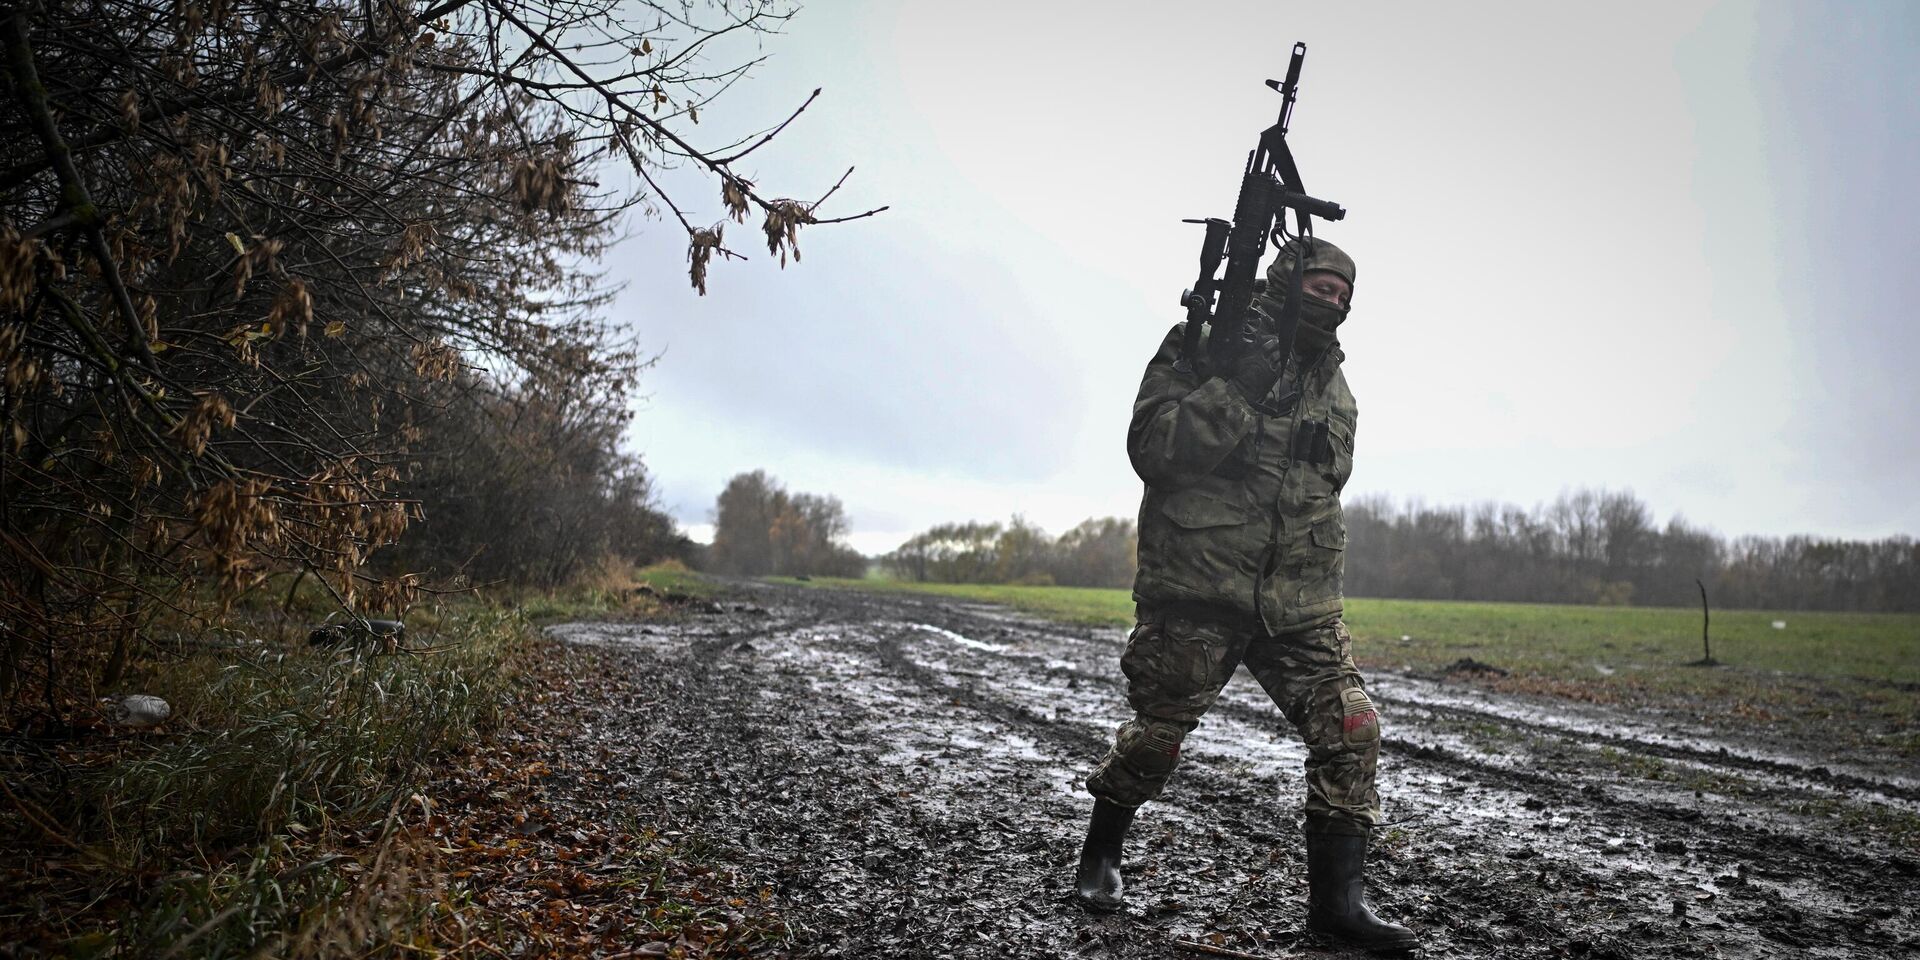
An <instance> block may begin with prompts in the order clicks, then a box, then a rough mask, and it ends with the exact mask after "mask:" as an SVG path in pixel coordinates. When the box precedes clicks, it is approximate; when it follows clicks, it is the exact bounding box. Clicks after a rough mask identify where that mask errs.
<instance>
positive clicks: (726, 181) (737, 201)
mask: <svg viewBox="0 0 1920 960" xmlns="http://www.w3.org/2000/svg"><path fill="white" fill-rule="evenodd" d="M752 189H753V183H752V182H751V181H748V180H742V179H740V178H738V177H722V178H721V180H720V200H721V202H722V203H725V204H726V205H727V216H729V217H732V218H733V220H734V222H735V223H746V222H747V213H748V211H749V210H750V209H751V208H750V207H748V205H747V192H748V191H750V190H752Z"/></svg>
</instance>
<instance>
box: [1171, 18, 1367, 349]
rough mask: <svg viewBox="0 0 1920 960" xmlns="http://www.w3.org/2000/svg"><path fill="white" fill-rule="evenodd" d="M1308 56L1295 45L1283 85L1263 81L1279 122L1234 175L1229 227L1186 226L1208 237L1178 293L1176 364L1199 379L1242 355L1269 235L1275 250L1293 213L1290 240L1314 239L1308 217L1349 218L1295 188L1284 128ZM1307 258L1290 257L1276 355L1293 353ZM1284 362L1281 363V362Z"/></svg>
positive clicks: (1296, 174)
mask: <svg viewBox="0 0 1920 960" xmlns="http://www.w3.org/2000/svg"><path fill="white" fill-rule="evenodd" d="M1306 57H1307V45H1306V44H1304V43H1296V44H1294V45H1293V62H1291V63H1289V64H1288V65H1287V79H1286V80H1284V81H1281V80H1268V81H1267V86H1269V87H1272V88H1273V89H1274V90H1276V91H1278V92H1279V93H1280V94H1281V96H1283V97H1285V98H1286V99H1285V100H1283V101H1282V102H1281V105H1280V119H1279V121H1278V122H1276V123H1275V124H1274V125H1273V126H1271V127H1268V128H1267V129H1266V130H1265V131H1263V132H1261V134H1260V143H1259V145H1258V146H1256V147H1255V148H1254V149H1253V152H1252V153H1249V154H1248V155H1247V167H1246V170H1245V171H1244V172H1243V173H1242V174H1241V177H1240V199H1239V200H1238V201H1236V202H1235V203H1234V206H1233V220H1232V221H1231V222H1229V221H1226V220H1221V219H1218V218H1213V217H1209V218H1207V219H1205V220H1186V221H1183V222H1184V223H1199V224H1205V225H1206V228H1207V236H1206V239H1205V240H1204V241H1202V243H1201V245H1200V280H1199V282H1198V283H1195V284H1194V285H1193V287H1192V289H1189V290H1183V291H1181V293H1180V305H1181V306H1183V307H1185V308H1187V331H1186V340H1185V343H1184V344H1183V350H1182V354H1181V359H1180V361H1179V365H1180V366H1181V368H1182V369H1183V370H1191V369H1196V368H1197V369H1198V370H1200V371H1201V374H1202V375H1203V376H1206V375H1210V374H1212V373H1215V372H1220V371H1224V370H1225V369H1226V368H1227V366H1228V365H1229V364H1231V363H1232V362H1233V359H1234V357H1235V356H1236V355H1237V354H1238V352H1239V351H1240V350H1243V349H1246V348H1247V347H1248V343H1247V340H1246V329H1247V327H1246V320H1247V311H1249V310H1251V309H1253V295H1254V293H1255V284H1256V280H1257V279H1258V274H1259V272H1260V258H1261V257H1262V256H1263V255H1265V254H1266V252H1267V240H1268V238H1269V237H1270V236H1271V237H1272V239H1273V242H1274V243H1275V244H1284V243H1286V241H1287V211H1288V210H1292V211H1293V214H1294V219H1295V221H1296V223H1297V224H1298V229H1297V230H1296V231H1295V233H1294V235H1295V236H1298V237H1300V238H1302V239H1303V240H1310V239H1311V238H1312V237H1313V218H1314V217H1319V218H1320V219H1322V220H1340V219H1342V218H1344V217H1345V216H1346V215H1347V211H1346V210H1344V209H1342V208H1341V206H1340V205H1339V204H1337V203H1334V202H1332V201H1330V200H1318V199H1315V198H1314V197H1311V196H1308V195H1307V188H1306V186H1305V185H1303V184H1302V183H1301V182H1300V168H1299V167H1298V166H1296V165H1295V164H1294V162H1293V151H1292V150H1290V149H1288V147H1287V124H1288V122H1289V121H1291V120H1292V119H1293V100H1294V95H1295V94H1296V93H1297V92H1298V90H1299V86H1300V64H1301V62H1302V61H1304V60H1305V59H1306ZM1222 259H1225V260H1226V261H1227V271H1226V273H1225V275H1223V276H1220V277H1218V278H1216V277H1215V276H1214V275H1215V274H1216V273H1218V272H1219V270H1220V261H1221V260H1222ZM1305 259H1306V258H1305V257H1295V258H1294V261H1293V276H1292V277H1291V281H1290V282H1291V285H1292V288H1293V289H1292V293H1291V294H1290V295H1289V296H1288V297H1287V305H1286V309H1285V310H1284V311H1283V314H1284V315H1283V316H1282V317H1280V318H1279V329H1278V331H1276V332H1277V333H1278V334H1279V337H1280V345H1281V347H1283V348H1284V350H1283V352H1282V353H1281V356H1282V357H1283V358H1286V357H1291V356H1292V354H1293V335H1294V331H1295V330H1297V329H1298V328H1299V323H1300V294H1301V290H1300V287H1301V281H1302V278H1303V276H1304V271H1305V268H1304V263H1305ZM1202 324H1208V325H1210V326H1211V327H1212V330H1213V333H1212V335H1211V336H1210V337H1208V344H1207V348H1206V351H1205V353H1202V350H1201V344H1200V331H1201V325H1202ZM1285 362H1286V361H1285V360H1284V359H1283V360H1282V363H1285Z"/></svg>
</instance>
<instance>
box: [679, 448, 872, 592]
mask: <svg viewBox="0 0 1920 960" xmlns="http://www.w3.org/2000/svg"><path fill="white" fill-rule="evenodd" d="M846 533H847V514H846V508H845V507H844V506H842V505H841V503H840V500H839V499H838V498H836V497H831V496H820V495H816V494H810V493H800V494H792V493H788V492H787V490H786V489H785V488H784V487H782V486H781V485H780V482H779V481H777V480H775V479H773V478H772V477H770V476H768V475H767V472H766V471H765V470H755V471H753V472H751V473H742V474H738V475H736V476H734V477H733V479H731V480H729V481H727V486H726V488H725V489H723V490H721V491H720V496H719V497H718V498H717V499H716V500H715V502H714V509H713V546H712V548H711V549H710V550H709V552H708V557H707V560H708V562H709V564H710V565H711V568H712V569H714V570H716V571H719V572H721V573H731V574H737V575H741V576H767V575H770V574H772V575H787V576H803V575H804V576H811V575H824V576H859V575H860V574H862V573H863V572H865V569H866V558H865V557H862V556H861V555H860V553H859V551H857V550H854V549H853V548H852V547H850V546H847V545H846V544H845V543H843V542H842V541H843V540H844V538H845V537H846Z"/></svg>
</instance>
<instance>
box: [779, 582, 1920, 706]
mask: <svg viewBox="0 0 1920 960" xmlns="http://www.w3.org/2000/svg"><path fill="white" fill-rule="evenodd" d="M774 579H775V580H776V581H777V582H781V583H791V584H796V585H801V586H813V587H829V588H844V589H859V590H869V591H877V592H909V593H932V594H938V595H941V596H948V597H957V598H960V599H963V600H972V601H978V602H981V603H997V604H1002V605H1005V606H1009V607H1013V608H1015V609H1018V610H1024V611H1027V612H1029V613H1033V614H1037V615H1039V616H1042V617H1046V618H1049V619H1054V620H1061V621H1065V622H1069V623H1083V624H1093V625H1113V626H1125V625H1127V624H1130V623H1132V622H1133V599H1132V597H1131V596H1130V595H1129V593H1128V591H1126V590H1099V589H1090V588H1084V587H1022V586H1006V585H998V584H973V583H911V582H907V581H900V580H849V579H837V578H826V577H816V578H814V579H812V580H808V581H800V580H794V579H791V578H774ZM1346 619H1347V625H1348V626H1349V627H1351V628H1352V629H1353V632H1354V637H1355V639H1356V644H1357V646H1356V652H1357V653H1358V654H1359V655H1360V656H1362V657H1366V658H1369V659H1374V660H1390V661H1394V662H1397V663H1400V664H1403V665H1405V666H1407V667H1410V668H1413V669H1429V670H1430V669H1440V668H1443V667H1445V666H1447V665H1448V664H1451V663H1453V662H1455V661H1457V660H1459V659H1460V658H1462V657H1472V658H1473V659H1475V660H1480V661H1484V662H1486V663H1491V664H1495V665H1497V666H1501V667H1504V668H1506V669H1509V670H1516V671H1525V672H1532V673H1540V674H1546V675H1550V676H1586V677H1602V676H1606V675H1607V674H1606V673H1605V672H1604V671H1602V670H1600V669H1599V667H1606V668H1608V669H1611V670H1613V671H1615V674H1614V675H1618V674H1619V673H1621V672H1629V673H1630V672H1633V671H1642V670H1650V669H1657V670H1667V669H1669V668H1673V667H1676V666H1679V665H1681V664H1685V663H1687V662H1689V661H1693V660H1697V659H1699V658H1700V611H1698V610H1690V609H1678V608H1673V609H1669V608H1655V607H1586V606H1568V605H1556V604H1540V603H1467V602H1459V601H1449V600H1377V599H1368V598H1364V597H1363V598H1349V599H1348V600H1347V613H1346ZM1776 620H1783V621H1785V622H1786V624H1787V626H1786V629H1784V630H1776V629H1774V628H1773V622H1774V621H1776ZM1402 637H1406V638H1408V639H1406V640H1402V639H1401V638H1402ZM1713 653H1714V657H1715V659H1717V660H1719V661H1721V662H1723V663H1726V664H1728V665H1729V666H1733V667H1737V668H1741V669H1745V670H1757V671H1766V672H1773V671H1778V672H1780V673H1786V674H1794V675H1798V676H1805V677H1825V678H1835V679H1844V678H1851V679H1870V680H1885V681H1891V682H1894V683H1920V616H1915V615H1911V614H1879V613H1799V612H1777V611H1761V610H1723V611H1716V612H1715V613H1714V614H1713Z"/></svg>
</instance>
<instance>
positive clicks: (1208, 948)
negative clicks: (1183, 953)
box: [1173, 939, 1280, 960]
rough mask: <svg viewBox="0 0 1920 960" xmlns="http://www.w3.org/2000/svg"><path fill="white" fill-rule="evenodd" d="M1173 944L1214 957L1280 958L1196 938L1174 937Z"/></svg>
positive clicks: (1243, 958) (1273, 959) (1272, 959)
mask: <svg viewBox="0 0 1920 960" xmlns="http://www.w3.org/2000/svg"><path fill="white" fill-rule="evenodd" d="M1173 945H1174V946H1176V947H1179V948H1180V949H1182V950H1192V951H1193V952H1195V953H1210V954H1213V955H1214V956H1216V957H1238V958H1240V960H1280V958H1278V957H1275V956H1273V955H1271V954H1264V953H1246V952H1243V951H1240V950H1229V949H1227V948H1226V947H1216V946H1214V945H1213V944H1211V943H1200V942H1199V941H1196V940H1178V939H1176V940H1174V941H1173Z"/></svg>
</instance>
